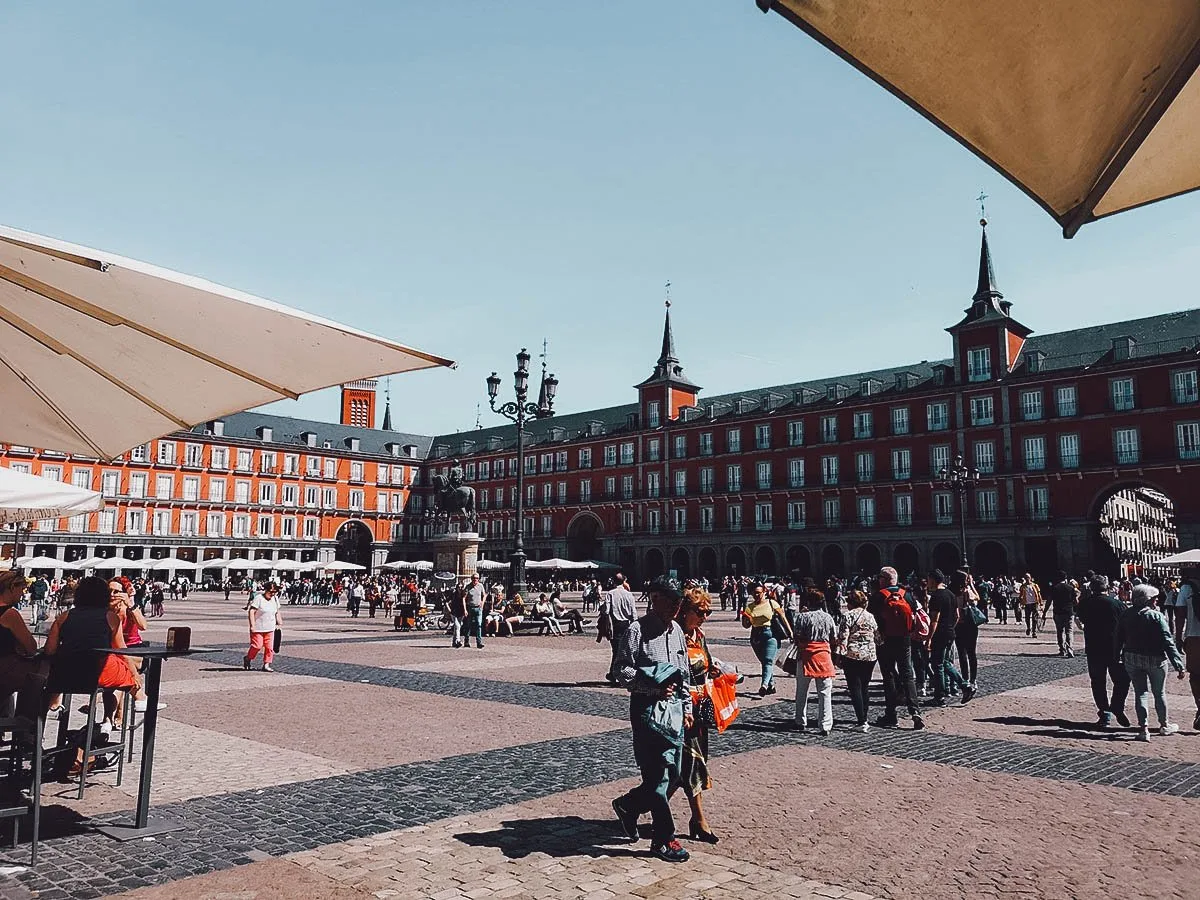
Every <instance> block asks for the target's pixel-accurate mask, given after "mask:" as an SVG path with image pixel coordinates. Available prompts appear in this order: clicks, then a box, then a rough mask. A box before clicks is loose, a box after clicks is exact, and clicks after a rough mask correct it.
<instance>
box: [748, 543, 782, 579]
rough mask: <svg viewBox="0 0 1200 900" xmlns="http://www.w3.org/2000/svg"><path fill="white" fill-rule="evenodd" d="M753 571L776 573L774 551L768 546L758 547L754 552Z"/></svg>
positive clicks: (768, 573)
mask: <svg viewBox="0 0 1200 900" xmlns="http://www.w3.org/2000/svg"><path fill="white" fill-rule="evenodd" d="M754 571H755V572H756V573H757V574H759V575H777V574H778V568H777V564H776V558H775V551H774V550H773V549H771V548H770V547H759V548H758V550H757V551H756V552H755V554H754Z"/></svg>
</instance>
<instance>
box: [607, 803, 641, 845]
mask: <svg viewBox="0 0 1200 900" xmlns="http://www.w3.org/2000/svg"><path fill="white" fill-rule="evenodd" d="M612 808H613V813H614V814H615V815H616V817H617V824H619V825H620V826H621V833H622V834H623V835H625V837H627V838H629V840H631V841H636V840H637V839H638V830H637V820H638V817H637V816H635V815H634V814H633V813H631V812H629V811H628V810H627V809H625V807H623V806H622V805H621V801H620V799H619V798H618V799H616V800H614V801H613V802H612Z"/></svg>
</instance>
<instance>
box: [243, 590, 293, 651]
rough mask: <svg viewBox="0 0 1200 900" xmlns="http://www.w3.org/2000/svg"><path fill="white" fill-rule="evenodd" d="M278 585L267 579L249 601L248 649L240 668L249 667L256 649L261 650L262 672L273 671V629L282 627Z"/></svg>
mask: <svg viewBox="0 0 1200 900" xmlns="http://www.w3.org/2000/svg"><path fill="white" fill-rule="evenodd" d="M278 595H279V585H278V584H276V583H275V582H274V581H269V582H267V583H266V584H265V585H263V589H262V592H261V593H259V594H258V595H256V596H255V598H254V599H253V600H252V601H251V602H250V609H249V611H248V615H247V617H248V618H249V620H250V649H249V650H248V651H247V653H246V655H245V656H244V657H243V658H242V668H243V669H249V668H250V663H252V662H254V657H256V656H257V655H258V651H259V650H262V654H263V666H262V670H263V671H264V672H274V671H275V670H274V669H272V668H271V661H272V660H274V659H275V630H276V629H282V628H283V616H282V615H281V614H280V612H279V597H278Z"/></svg>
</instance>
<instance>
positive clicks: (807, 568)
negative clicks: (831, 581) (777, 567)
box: [784, 544, 812, 578]
mask: <svg viewBox="0 0 1200 900" xmlns="http://www.w3.org/2000/svg"><path fill="white" fill-rule="evenodd" d="M784 560H785V562H786V565H787V572H788V574H789V575H794V576H796V577H798V578H807V577H808V576H810V575H812V554H811V553H809V552H808V548H807V547H802V546H801V545H799V544H793V545H792V546H791V547H788V548H787V553H786V554H784Z"/></svg>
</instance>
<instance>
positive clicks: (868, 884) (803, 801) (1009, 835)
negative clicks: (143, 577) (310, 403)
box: [0, 598, 1200, 900]
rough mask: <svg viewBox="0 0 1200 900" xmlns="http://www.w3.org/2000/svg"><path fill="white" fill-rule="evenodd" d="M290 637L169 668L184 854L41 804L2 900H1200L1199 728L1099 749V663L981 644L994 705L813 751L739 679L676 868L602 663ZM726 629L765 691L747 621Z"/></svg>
mask: <svg viewBox="0 0 1200 900" xmlns="http://www.w3.org/2000/svg"><path fill="white" fill-rule="evenodd" d="M240 607H241V602H239V601H238V600H237V598H233V601H232V602H231V603H229V604H225V603H224V602H223V601H220V600H218V601H216V602H214V601H213V600H212V599H211V598H201V599H198V600H189V601H187V602H186V603H179V604H176V605H174V606H170V607H169V610H170V613H171V615H169V616H168V618H167V620H166V621H165V623H162V620H155V621H152V631H151V634H150V637H151V639H152V640H153V639H155V638H156V637H158V638H160V637H161V636H160V635H157V634H156V633H155V632H156V631H158V630H159V629H160V628H161V627H163V625H165V624H175V623H186V624H191V625H193V627H194V628H195V629H196V641H197V642H198V643H200V642H206V641H208V642H211V643H214V644H225V645H227V646H229V647H231V648H235V647H240V642H235V638H236V637H237V636H238V634H239V630H240V629H241V628H243V627H244V626H240V625H239V624H238V621H239V620H240V617H241V615H242V613H241V608H240ZM285 615H286V616H290V618H289V619H288V626H289V627H288V643H287V644H286V645H285V647H287V648H289V652H288V653H287V655H285V656H283V657H281V658H280V662H279V668H280V670H281V671H280V672H279V673H278V674H276V675H274V676H271V675H266V674H263V673H259V672H250V673H247V672H243V671H242V670H241V667H240V657H241V651H240V649H229V650H226V651H225V652H223V653H221V654H217V655H216V658H215V659H206V660H204V661H203V662H200V661H196V660H190V661H178V662H173V663H171V664H169V665H168V666H167V667H166V676H165V680H164V690H163V695H164V698H165V699H166V700H167V701H168V703H169V705H168V707H167V709H165V710H163V712H162V714H161V715H162V717H163V719H162V727H161V730H160V735H161V740H160V745H159V749H158V753H157V757H156V765H155V776H156V778H155V794H154V800H155V803H154V814H155V815H172V816H175V817H178V818H179V820H180V821H181V822H182V823H183V826H184V827H183V828H182V829H181V830H180V831H177V832H173V833H170V834H166V835H163V836H160V837H159V838H157V839H155V840H150V841H143V842H136V843H130V844H117V843H113V842H110V841H108V840H107V839H105V838H102V837H100V836H98V835H96V834H95V833H93V832H91V831H90V829H88V828H86V827H81V823H80V821H79V820H80V817H91V818H92V819H93V820H95V821H113V820H124V819H126V818H127V816H128V809H129V806H130V805H131V802H132V799H131V794H132V790H133V787H132V785H133V783H134V781H135V777H134V775H133V774H131V775H130V777H129V778H128V779H127V780H126V782H125V784H124V785H122V786H121V787H120V788H117V787H116V786H115V785H114V784H113V779H112V776H111V775H109V774H107V773H100V774H98V775H97V776H96V777H95V779H94V784H93V786H91V787H89V789H88V792H87V795H86V797H85V799H84V800H83V801H82V802H79V803H77V802H74V801H73V800H68V799H66V798H64V797H62V796H60V795H61V794H63V793H64V790H63V788H64V786H61V785H53V786H48V787H47V793H46V803H47V804H48V805H49V810H48V814H47V823H46V827H45V829H44V835H45V842H44V844H43V853H42V858H41V859H40V860H39V864H38V866H37V868H36V870H29V869H28V868H25V867H24V866H23V865H22V864H23V863H24V862H27V859H28V856H27V853H24V852H23V850H17V851H8V850H5V851H3V852H2V853H0V865H2V866H8V865H13V866H15V867H16V868H15V870H14V871H11V872H8V873H7V875H6V874H2V873H4V872H5V871H6V870H4V869H0V897H5V898H7V897H22V898H23V897H38V898H67V897H71V898H74V897H80V898H85V897H102V896H109V895H117V894H120V893H121V892H123V891H134V893H132V894H129V895H128V896H130V897H144V898H189V897H211V898H218V897H219V898H223V900H230V898H238V900H260V898H274V897H293V896H295V897H328V898H333V900H340V898H349V897H369V896H376V897H394V896H396V897H436V898H438V900H450V898H459V897H471V898H483V897H492V896H497V897H508V896H514V897H515V896H530V897H585V896H587V897H596V898H601V897H603V898H607V897H619V896H634V897H679V898H684V897H713V898H715V897H727V896H728V897H734V896H736V897H758V896H763V897H765V896H771V897H779V896H800V897H807V896H828V897H839V896H850V897H854V898H856V900H862V898H865V897H872V896H879V897H909V896H922V897H928V898H940V897H946V898H950V897H961V896H967V895H972V896H976V895H978V896H983V897H999V896H1012V895H1014V894H1022V893H1023V894H1028V895H1030V896H1048V897H1049V896H1053V897H1059V896H1061V897H1094V896H1095V897H1098V896H1105V895H1109V896H1123V897H1135V896H1137V897H1140V896H1147V897H1148V896H1165V897H1189V896H1196V891H1194V890H1188V888H1190V887H1191V885H1193V884H1195V882H1196V879H1197V878H1200V863H1198V862H1197V859H1196V852H1195V851H1194V849H1193V847H1192V842H1190V841H1188V840H1186V839H1185V836H1186V835H1188V834H1194V833H1195V831H1196V828H1197V827H1200V736H1197V735H1195V734H1194V733H1191V731H1190V719H1191V716H1190V714H1189V713H1190V711H1191V707H1190V706H1189V705H1188V702H1189V700H1190V698H1188V697H1187V696H1186V694H1180V693H1178V687H1177V686H1176V692H1175V693H1173V694H1172V700H1171V702H1172V708H1173V709H1177V710H1178V713H1177V715H1176V717H1177V719H1178V720H1179V721H1180V722H1181V723H1182V724H1184V725H1185V729H1184V731H1183V732H1182V733H1180V734H1178V735H1175V736H1172V737H1170V738H1162V739H1158V738H1155V739H1154V740H1152V742H1151V743H1150V744H1149V745H1143V744H1135V743H1134V742H1132V741H1131V740H1130V738H1131V737H1132V734H1133V732H1131V731H1126V730H1120V729H1114V730H1113V731H1110V732H1098V731H1096V732H1093V731H1089V730H1088V729H1086V728H1084V727H1083V726H1084V725H1086V724H1087V723H1088V722H1089V721H1090V720H1092V719H1094V710H1093V709H1092V708H1091V702H1090V692H1089V691H1088V690H1087V680H1086V676H1084V675H1082V674H1081V673H1082V672H1083V670H1084V667H1083V661H1082V659H1074V660H1062V659H1059V658H1057V657H1055V656H1053V655H1051V654H1052V652H1053V649H1054V648H1053V646H1052V639H1051V641H1045V640H1039V641H1033V640H1030V639H1026V638H1025V637H1024V635H1023V632H1021V633H1018V630H1017V627H1016V626H1011V625H1010V626H1007V627H1005V626H994V627H991V630H989V628H985V629H984V637H983V639H982V640H981V643H980V651H981V654H982V657H981V668H980V683H981V686H982V687H983V689H984V690H985V691H986V693H985V695H984V696H982V697H980V698H979V699H978V700H976V701H975V702H973V703H972V704H970V705H968V706H965V707H953V708H944V709H939V710H933V711H930V715H929V717H928V721H929V725H930V727H929V728H928V729H927V730H926V731H924V732H914V731H912V730H911V729H909V728H901V729H888V730H885V729H875V730H872V731H871V732H870V733H868V734H859V733H857V732H853V731H849V730H845V729H843V728H840V727H839V728H838V729H836V730H835V731H834V733H833V734H831V735H830V736H829V737H828V738H824V739H822V738H820V737H819V736H816V735H813V734H811V733H809V734H797V733H795V732H793V731H791V730H788V729H786V728H784V727H782V726H784V725H786V723H787V722H788V721H789V720H790V719H791V716H792V706H791V703H790V701H789V696H788V695H790V694H791V693H792V691H793V685H794V682H793V681H791V680H790V679H783V680H781V681H780V693H779V694H777V695H775V696H774V697H772V698H768V699H766V700H762V701H760V700H758V699H756V698H754V697H753V693H754V691H756V689H757V680H756V678H754V677H750V678H748V679H747V683H746V688H747V697H746V698H745V700H744V702H743V706H744V710H745V711H744V713H743V715H742V717H741V719H740V720H739V722H738V724H737V725H736V726H735V727H734V728H733V729H731V730H730V731H728V732H726V733H725V734H724V735H721V736H719V737H715V738H714V739H713V754H714V756H713V760H712V767H713V771H714V775H715V777H716V790H715V792H714V793H713V794H712V795H710V797H709V799H708V803H707V804H706V806H707V808H708V809H709V810H710V817H711V819H712V821H713V822H714V827H716V828H717V829H718V831H720V832H721V834H722V835H723V840H722V842H721V843H720V844H719V845H717V846H716V847H707V846H702V845H695V844H691V848H692V849H693V850H694V851H695V857H694V859H693V861H692V862H691V863H690V864H688V865H687V866H670V865H668V864H665V863H660V862H658V861H657V860H654V859H652V858H650V857H648V856H647V855H646V854H645V849H646V842H644V841H643V842H642V843H641V844H640V846H630V845H627V844H625V843H623V842H622V841H618V840H614V836H613V828H612V823H611V821H610V820H611V810H609V809H608V806H607V803H608V798H610V797H611V796H613V795H615V794H616V793H618V792H619V791H620V790H621V789H623V787H624V786H625V785H627V784H628V781H627V779H629V778H630V776H632V775H633V774H634V767H633V760H632V753H631V751H630V744H629V736H628V731H627V728H626V726H625V719H626V716H627V703H626V701H625V698H624V695H623V694H622V693H621V692H619V691H615V690H612V689H610V688H607V687H605V686H603V682H601V681H597V676H598V675H599V674H600V673H602V672H603V671H604V670H605V668H606V666H607V647H606V646H602V645H597V644H596V643H595V642H594V640H593V639H592V638H583V639H580V638H563V639H555V638H537V637H519V638H514V639H512V640H509V641H492V642H489V644H488V647H487V648H485V649H484V650H483V651H477V650H475V649H471V650H468V651H462V650H458V651H456V650H452V649H451V648H449V647H448V646H445V644H444V641H442V639H441V637H440V636H437V635H430V634H428V633H418V634H415V635H395V634H394V633H393V632H391V631H390V626H389V624H388V623H384V622H381V621H376V622H371V621H370V620H366V621H364V620H363V619H358V620H353V619H348V618H347V617H346V616H345V615H344V613H342V612H340V611H338V610H334V609H328V608H318V607H313V608H304V607H294V608H288V609H287V610H286V611H285ZM160 623H162V624H160ZM710 630H711V634H712V638H713V643H714V649H716V652H718V653H719V654H720V655H722V656H727V657H729V658H730V659H731V660H733V661H735V662H737V663H738V665H739V666H740V667H741V668H742V670H743V671H745V672H747V673H750V672H757V664H756V662H755V661H754V660H753V656H752V655H751V654H750V653H749V650H748V648H747V647H746V639H745V633H744V632H742V631H741V629H740V628H738V627H737V625H736V624H735V623H734V622H733V621H732V619H731V618H730V619H728V620H723V621H717V622H714V623H713V624H712V626H710ZM231 664H232V665H231ZM835 696H837V705H836V710H835V712H836V714H837V715H838V716H839V718H840V719H841V720H845V719H846V718H848V713H847V709H846V704H845V702H844V690H843V689H842V688H841V686H840V684H839V686H838V688H837V694H836V695H835ZM1131 708H1132V704H1131ZM1031 722H1033V723H1037V724H1032V725H1031V724H1030V723H1031ZM1077 726H1078V727H1077ZM1029 732H1039V733H1033V734H1030V733H1029ZM1081 735H1084V736H1081ZM623 780H624V781H623ZM675 807H676V812H677V814H681V813H682V814H683V815H685V816H686V813H685V812H684V805H683V803H682V798H678V799H677V801H676V804H675ZM681 827H682V826H681Z"/></svg>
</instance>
